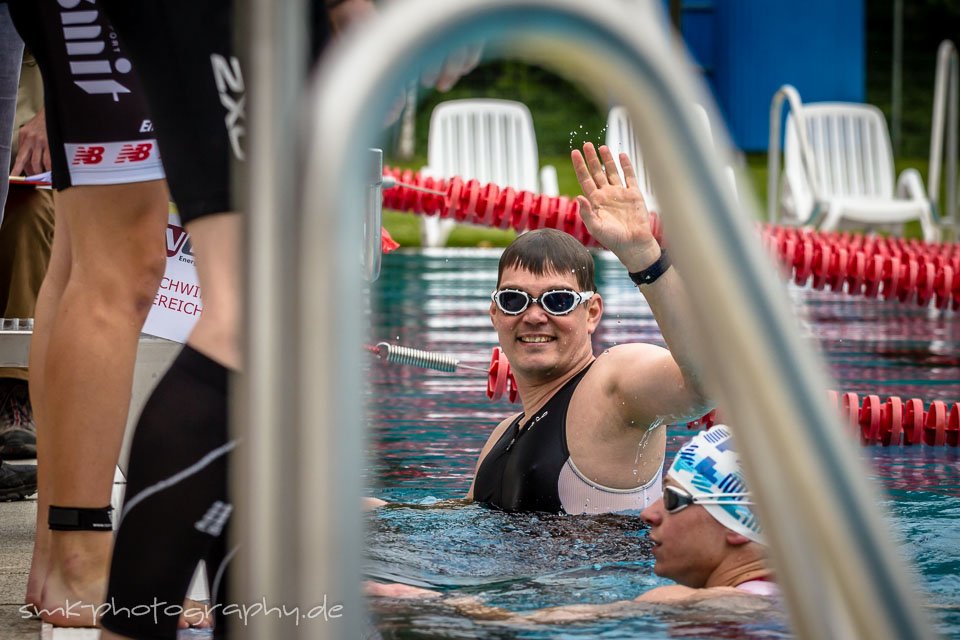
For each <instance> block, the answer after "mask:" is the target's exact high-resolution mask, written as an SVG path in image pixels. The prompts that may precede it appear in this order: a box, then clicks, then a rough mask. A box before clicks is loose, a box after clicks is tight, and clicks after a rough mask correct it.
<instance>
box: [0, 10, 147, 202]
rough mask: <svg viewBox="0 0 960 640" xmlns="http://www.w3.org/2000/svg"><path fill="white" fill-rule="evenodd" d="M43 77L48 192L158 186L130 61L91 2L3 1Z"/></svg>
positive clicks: (142, 105) (141, 99) (143, 103)
mask: <svg viewBox="0 0 960 640" xmlns="http://www.w3.org/2000/svg"><path fill="white" fill-rule="evenodd" d="M8 5H9V8H10V15H11V17H12V18H13V22H14V25H15V26H16V28H17V31H18V32H19V33H20V37H21V38H23V41H24V43H25V44H26V45H27V48H29V49H30V50H31V51H32V52H33V54H34V56H35V57H36V59H37V63H38V64H39V65H40V71H41V73H42V74H43V86H44V92H45V96H44V104H45V110H46V120H47V138H48V142H49V145H50V157H51V164H52V166H53V171H52V173H53V186H54V188H56V189H65V188H67V187H70V186H74V185H107V184H125V183H131V182H144V181H147V180H161V179H163V167H162V165H161V163H160V154H159V151H158V148H157V141H156V139H155V137H154V133H153V127H152V125H151V119H150V116H149V115H148V113H147V108H146V101H145V99H144V95H143V90H142V88H141V86H140V84H139V82H138V79H137V76H136V74H135V73H134V70H133V64H132V63H131V60H130V56H129V55H128V54H127V51H126V49H125V48H124V47H123V46H121V44H120V41H119V38H118V37H117V34H116V32H115V31H114V29H113V27H112V26H111V25H110V23H109V22H108V21H107V19H106V16H105V15H104V14H103V12H102V10H101V8H100V7H99V5H97V4H96V2H94V0H82V1H81V0H9V2H8Z"/></svg>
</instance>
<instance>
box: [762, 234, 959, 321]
mask: <svg viewBox="0 0 960 640" xmlns="http://www.w3.org/2000/svg"><path fill="white" fill-rule="evenodd" d="M760 234H761V240H762V243H763V246H764V247H766V248H767V250H768V251H769V252H770V253H772V254H773V256H774V257H775V259H776V260H777V261H778V262H779V263H780V264H781V265H782V267H783V274H784V277H785V278H786V279H789V280H793V281H794V282H795V283H796V284H797V285H799V286H804V285H806V284H808V282H809V284H810V285H811V286H812V287H813V288H814V289H824V288H827V287H829V288H830V290H831V291H840V292H845V293H847V294H848V295H852V296H863V297H865V298H877V297H881V298H883V299H884V300H894V299H896V300H898V301H899V302H901V303H910V302H915V303H916V304H917V305H918V306H921V307H925V306H927V305H928V304H930V303H931V301H932V302H933V304H934V305H935V306H936V307H937V308H939V309H948V308H952V309H953V310H957V309H958V308H960V277H958V274H960V245H958V244H956V243H949V244H933V243H925V242H921V241H919V240H904V239H902V238H876V237H867V236H862V235H851V234H849V233H831V232H821V231H813V230H809V229H800V228H797V227H777V226H772V225H760Z"/></svg>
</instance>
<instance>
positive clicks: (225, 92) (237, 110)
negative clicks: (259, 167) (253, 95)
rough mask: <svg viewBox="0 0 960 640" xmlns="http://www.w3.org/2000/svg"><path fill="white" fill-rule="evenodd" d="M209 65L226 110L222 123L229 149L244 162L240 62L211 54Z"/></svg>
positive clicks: (243, 113) (243, 103)
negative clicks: (225, 128) (241, 141)
mask: <svg viewBox="0 0 960 640" xmlns="http://www.w3.org/2000/svg"><path fill="white" fill-rule="evenodd" d="M210 64H211V65H212V67H213V77H214V79H215V80H216V82H217V91H218V92H219V93H220V104H222V105H223V106H224V108H225V109H226V110H227V114H226V115H225V116H224V117H223V123H224V125H225V126H226V127H227V135H228V136H229V138H230V147H231V148H232V149H233V155H234V156H236V157H237V160H244V159H245V158H246V155H245V154H244V152H243V148H242V146H241V144H240V139H241V138H242V137H243V136H244V135H245V134H246V128H245V126H244V122H245V121H246V119H247V115H246V112H245V109H246V104H247V97H246V96H245V95H243V92H244V86H243V73H242V72H241V71H240V61H239V60H237V58H236V57H235V56H231V57H230V60H229V61H228V60H227V59H226V58H224V57H223V56H221V55H218V54H216V53H212V54H210Z"/></svg>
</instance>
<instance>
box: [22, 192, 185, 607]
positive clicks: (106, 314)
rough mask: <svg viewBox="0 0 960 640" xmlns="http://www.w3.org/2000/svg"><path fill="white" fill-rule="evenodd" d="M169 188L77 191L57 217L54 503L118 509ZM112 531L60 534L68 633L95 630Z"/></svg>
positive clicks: (50, 581) (49, 580) (47, 585)
mask: <svg viewBox="0 0 960 640" xmlns="http://www.w3.org/2000/svg"><path fill="white" fill-rule="evenodd" d="M166 203H167V190H166V183H164V182H163V181H152V182H146V183H139V184H131V185H112V186H96V187H93V186H87V187H73V188H71V189H68V190H66V191H63V192H61V193H60V194H59V198H58V206H57V214H58V217H60V216H63V217H65V222H66V225H67V227H68V228H69V239H70V251H71V257H72V264H71V267H70V272H69V278H68V280H67V283H66V287H65V288H64V290H63V295H62V297H61V299H60V302H59V305H58V306H57V308H56V311H55V316H54V318H53V321H52V323H51V325H50V328H49V337H48V339H47V346H46V350H47V353H46V359H45V367H44V369H43V383H42V386H41V388H42V391H41V393H42V396H43V399H42V406H43V409H42V410H41V415H42V418H41V419H42V420H43V422H44V423H45V424H46V427H45V434H46V436H47V444H46V445H45V446H44V449H43V450H44V453H45V454H46V460H43V461H41V464H46V465H47V467H48V469H49V472H48V474H47V479H48V480H49V485H48V487H49V493H48V496H49V503H48V504H52V505H57V506H62V507H87V508H99V507H104V506H106V505H108V504H109V503H110V491H111V487H112V484H113V472H114V467H115V466H116V464H117V457H118V455H119V450H120V441H121V439H122V436H123V427H124V424H125V423H126V418H127V411H128V408H129V402H130V392H131V386H132V379H133V365H134V360H135V358H136V350H137V340H138V338H139V335H140V329H141V328H142V327H143V322H144V320H145V319H146V316H147V312H148V311H149V310H150V306H151V304H152V302H153V297H154V295H155V293H156V290H157V286H158V285H159V282H160V278H161V277H162V276H163V270H164V265H165V254H164V250H163V247H164V245H163V237H164V236H163V233H164V229H165V226H166V221H167V204H166ZM111 544H112V536H111V534H110V533H109V532H90V531H52V532H50V557H49V558H50V559H49V566H48V570H47V575H46V578H45V581H44V585H43V595H42V607H41V609H42V610H45V611H41V615H42V616H43V618H44V619H45V620H47V621H49V622H52V623H54V624H58V625H64V626H92V625H93V623H94V620H93V616H92V613H91V612H90V611H89V609H87V610H84V612H83V613H82V614H80V615H73V616H68V615H65V614H64V613H63V612H62V611H60V612H58V611H56V609H57V608H58V607H63V606H64V604H65V603H67V602H68V601H69V602H74V603H76V602H83V603H99V602H101V601H102V599H103V596H104V593H105V590H106V580H107V571H108V569H109V563H110V550H111Z"/></svg>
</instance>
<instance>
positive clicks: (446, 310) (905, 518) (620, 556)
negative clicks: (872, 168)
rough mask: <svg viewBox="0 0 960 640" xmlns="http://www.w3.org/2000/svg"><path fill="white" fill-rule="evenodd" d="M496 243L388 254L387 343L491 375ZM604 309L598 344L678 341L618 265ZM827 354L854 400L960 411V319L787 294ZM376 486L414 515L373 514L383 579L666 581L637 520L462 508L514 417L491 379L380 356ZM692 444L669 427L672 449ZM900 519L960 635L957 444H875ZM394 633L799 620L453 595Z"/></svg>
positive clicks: (377, 333)
mask: <svg viewBox="0 0 960 640" xmlns="http://www.w3.org/2000/svg"><path fill="white" fill-rule="evenodd" d="M498 258H499V251H496V250H481V249H478V250H455V251H453V250H425V251H422V252H420V251H400V252H398V253H394V254H390V255H388V256H385V257H384V264H383V273H382V275H381V277H380V280H379V281H378V282H377V283H376V284H375V285H374V290H373V291H372V297H373V303H374V305H373V306H374V309H373V312H372V322H371V325H372V329H371V336H370V340H371V341H372V342H379V341H388V342H392V343H399V344H403V345H406V346H410V347H415V348H421V349H427V350H431V351H440V352H444V353H449V354H453V355H454V356H456V357H457V358H458V359H459V360H460V361H461V362H462V363H464V364H467V365H476V366H480V367H484V368H485V367H486V366H487V364H488V363H489V359H490V352H491V349H492V347H494V346H496V344H497V341H496V334H495V332H494V331H493V328H492V326H491V325H490V320H489V317H488V313H487V312H488V308H489V304H490V303H489V293H490V291H492V289H493V287H494V285H495V283H496V273H497V259H498ZM597 267H598V269H597V281H598V289H599V291H600V292H601V293H602V295H603V298H604V303H605V314H604V319H603V322H602V324H601V328H600V330H599V331H597V333H596V336H595V342H594V348H595V352H597V353H599V352H600V351H602V350H603V349H604V348H607V347H609V346H612V345H616V344H618V343H624V342H638V341H640V342H652V343H656V344H661V345H662V344H663V340H662V338H661V336H660V332H659V330H658V329H657V326H656V324H655V322H654V320H653V316H652V314H651V312H650V309H649V307H648V306H647V305H646V303H645V302H644V300H643V297H642V296H641V295H640V294H638V293H637V290H636V288H635V287H633V286H632V283H630V281H629V280H628V279H627V278H626V275H625V273H624V270H623V268H622V267H621V266H620V265H619V263H618V262H617V261H616V259H615V258H612V256H608V255H603V256H600V257H598V261H597ZM789 293H790V297H791V299H792V300H793V304H794V305H795V307H796V308H797V309H798V315H799V316H801V317H802V318H803V328H802V329H801V330H802V331H805V332H806V333H807V334H808V335H809V340H810V341H811V344H812V345H819V346H820V348H822V349H823V351H824V354H825V358H826V361H827V362H828V364H829V366H830V368H831V370H832V373H833V375H834V377H835V379H836V380H837V388H838V389H839V390H841V391H853V392H856V393H858V394H861V396H862V395H866V394H870V393H875V394H879V395H880V396H881V397H885V396H887V395H899V396H901V397H904V398H911V397H918V398H922V399H923V400H924V401H925V402H930V401H932V400H944V401H946V402H949V403H953V402H956V401H958V400H960V323H958V319H957V317H956V315H955V314H946V315H945V314H943V313H942V312H930V311H928V310H925V309H919V308H917V307H915V306H905V305H900V304H898V303H895V302H886V301H882V300H863V299H859V298H853V297H849V296H842V295H837V294H832V293H826V292H817V291H812V290H803V289H799V288H796V287H791V288H790V289H789ZM369 380H370V387H369V392H370V416H369V420H370V424H371V430H372V438H371V443H370V449H371V461H370V467H369V469H368V473H367V476H368V482H369V485H370V487H371V488H370V493H371V494H372V495H376V496H378V497H381V498H384V499H386V500H389V501H391V502H396V503H401V504H402V505H405V506H392V507H388V508H384V509H380V510H378V511H377V512H375V513H373V514H371V515H370V516H369V532H368V540H367V549H368V551H367V556H368V560H367V567H366V569H367V574H368V575H369V576H371V577H376V578H380V579H383V580H392V581H400V582H405V583H408V584H414V585H419V586H424V587H430V588H434V589H439V590H441V591H444V592H445V593H447V594H448V595H456V596H462V595H471V596H475V597H477V598H479V599H480V600H481V601H482V602H483V603H484V604H487V605H491V606H496V607H502V608H504V609H508V610H510V611H515V612H517V611H527V610H532V609H537V608H541V607H547V606H558V605H566V604H574V603H609V602H616V601H620V600H629V599H632V598H634V597H636V596H637V595H639V594H640V593H642V592H644V591H646V590H647V589H649V588H651V587H654V586H657V585H660V584H668V582H667V581H665V580H662V579H660V578H658V577H656V576H655V575H653V572H652V566H653V559H652V557H651V555H650V552H649V545H648V543H647V540H646V534H645V528H644V526H643V525H642V523H641V522H640V519H639V517H637V516H635V515H604V516H593V517H590V516H577V517H571V516H560V515H542V514H504V513H500V512H496V511H492V510H488V509H484V508H481V507H478V506H476V505H459V504H453V505H436V504H435V503H436V502H438V501H441V500H448V499H453V498H461V497H463V495H464V494H465V493H466V492H467V490H468V488H469V486H470V480H471V477H472V475H473V470H474V465H475V463H476V458H477V455H478V453H479V451H480V448H481V446H482V445H483V443H484V442H485V441H486V438H487V436H488V434H489V433H490V431H491V430H492V429H493V427H494V426H495V425H496V424H497V423H498V422H499V421H500V420H501V419H503V418H504V417H505V416H506V415H507V414H508V413H511V412H513V411H515V410H516V406H515V405H511V404H510V403H509V402H507V400H506V399H502V400H499V401H497V402H493V403H491V402H489V401H488V400H487V398H486V395H485V388H486V386H485V385H486V378H485V375H484V374H482V373H479V372H475V371H470V370H464V369H461V370H459V371H457V372H456V373H442V372H436V371H428V370H423V369H418V368H414V367H410V366H399V365H381V364H380V363H379V362H377V361H376V360H375V359H373V358H372V357H371V359H370V361H369ZM690 435H692V432H689V431H687V430H686V429H685V428H682V427H670V428H669V431H668V441H667V448H668V456H672V454H673V453H674V452H675V451H676V450H677V448H678V447H679V446H680V444H681V443H682V442H684V441H685V439H686V438H688V437H689V436H690ZM863 453H864V455H865V456H866V458H867V459H868V460H869V461H870V462H871V464H872V468H873V469H874V474H875V477H876V478H877V479H878V481H879V482H880V483H881V484H882V486H883V487H884V489H885V490H886V491H885V496H886V499H885V500H884V501H883V505H882V506H883V507H885V508H887V509H888V510H889V511H890V512H891V513H892V514H893V518H892V521H891V528H892V531H893V533H894V535H896V536H897V538H898V539H899V540H900V549H901V551H902V552H903V554H904V555H905V557H908V558H910V559H911V560H912V561H913V562H914V566H915V567H916V568H917V570H918V574H919V575H918V576H917V577H916V578H915V583H916V588H917V589H918V590H919V591H921V592H925V593H926V594H927V598H926V602H927V604H928V606H927V610H928V612H929V614H930V617H931V619H932V620H934V621H935V624H936V628H937V629H938V630H939V631H940V632H941V633H942V634H943V635H945V636H947V637H953V638H960V467H958V455H957V449H955V448H936V449H932V448H916V447H914V448H902V447H898V448H881V447H868V448H864V449H863ZM372 606H373V614H374V619H375V626H376V627H377V629H378V631H379V633H380V635H381V636H383V637H384V638H413V637H438V638H440V637H449V638H501V637H502V638H668V637H669V638H675V637H685V638H717V637H722V638H731V637H743V638H779V637H789V636H790V632H789V627H788V623H787V620H786V617H785V616H784V614H783V613H782V612H781V611H780V610H779V607H776V606H771V607H769V609H768V610H764V611H760V612H753V613H751V614H749V615H747V614H742V613H740V614H738V613H736V612H725V611H724V610H723V609H719V608H711V607H706V608H704V607H696V608H685V609H683V608H681V609H677V608H672V609H662V608H661V609H654V610H651V609H650V608H649V607H643V606H641V605H634V606H633V607H632V608H631V607H627V608H626V610H623V611H618V612H617V614H616V615H612V616H611V617H604V618H599V619H595V620H590V621H589V622H578V623H571V624H563V625H556V624H555V625H532V624H524V625H519V626H518V625H516V624H514V623H509V624H508V623H503V622H496V621H478V620H473V619H470V618H468V617H466V616H464V615H461V614H460V613H458V612H457V611H455V610H454V609H453V608H451V607H450V606H448V605H445V604H444V603H442V602H440V603H437V602H410V601H394V600H386V599H376V600H375V601H374V602H373V603H372Z"/></svg>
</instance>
